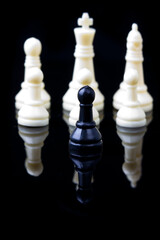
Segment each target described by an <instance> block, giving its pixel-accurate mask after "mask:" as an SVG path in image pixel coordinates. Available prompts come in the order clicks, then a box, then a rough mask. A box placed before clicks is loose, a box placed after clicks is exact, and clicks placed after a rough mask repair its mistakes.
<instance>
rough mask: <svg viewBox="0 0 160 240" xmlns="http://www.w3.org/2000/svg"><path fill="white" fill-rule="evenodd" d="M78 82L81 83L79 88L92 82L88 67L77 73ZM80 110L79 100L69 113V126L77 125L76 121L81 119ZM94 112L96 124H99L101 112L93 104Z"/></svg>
mask: <svg viewBox="0 0 160 240" xmlns="http://www.w3.org/2000/svg"><path fill="white" fill-rule="evenodd" d="M77 82H78V84H79V89H80V88H82V87H83V86H85V85H89V86H90V84H91V82H92V74H91V72H90V71H89V70H88V69H87V68H82V69H81V70H79V73H78V74H77ZM77 98H78V92H77ZM79 111H80V106H79V101H78V102H76V105H75V107H73V109H72V110H71V111H70V114H69V126H70V127H71V128H72V129H73V128H75V126H76V122H77V121H78V119H79ZM92 112H93V120H94V121H95V123H96V126H97V127H98V126H99V123H100V119H99V113H98V111H97V109H96V108H95V107H94V106H93V107H92Z"/></svg>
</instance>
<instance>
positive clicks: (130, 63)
mask: <svg viewBox="0 0 160 240" xmlns="http://www.w3.org/2000/svg"><path fill="white" fill-rule="evenodd" d="M142 47H143V39H142V36H141V34H140V32H139V31H138V25H137V24H135V23H133V24H132V29H131V31H130V32H129V34H128V36H127V52H126V57H125V60H126V65H125V72H126V71H127V70H128V68H133V69H136V70H137V71H138V75H139V80H138V86H137V94H138V95H137V97H138V101H139V102H140V106H141V107H142V108H143V110H144V111H145V112H149V111H152V109H153V98H152V96H151V95H150V94H149V93H148V91H147V86H146V85H145V83H144V74H143V65H142V64H143V54H142ZM124 74H125V73H124ZM125 92H126V84H125V81H124V80H123V81H122V82H121V84H120V88H119V89H118V90H117V91H116V93H115V94H114V95H113V107H114V108H115V109H117V110H119V109H120V107H121V106H122V105H123V101H124V98H125Z"/></svg>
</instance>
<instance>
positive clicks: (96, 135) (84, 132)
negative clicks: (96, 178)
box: [69, 86, 103, 204]
mask: <svg viewBox="0 0 160 240" xmlns="http://www.w3.org/2000/svg"><path fill="white" fill-rule="evenodd" d="M94 98H95V92H94V90H93V89H92V88H91V87H89V86H84V87H82V88H81V89H80V90H79V92H78V99H79V101H80V116H79V120H78V121H77V123H76V128H75V129H74V131H73V132H72V134H71V136H70V141H69V154H70V158H71V159H72V161H73V163H74V165H75V167H76V171H77V172H78V177H79V185H78V195H77V199H78V200H79V201H80V202H81V203H84V204H85V203H87V202H89V201H90V200H91V196H90V192H91V179H92V175H93V170H94V168H95V166H96V165H97V163H98V161H99V160H100V159H101V156H102V148H103V142H102V136H101V134H100V132H99V131H98V129H97V128H96V124H95V122H94V121H93V116H92V102H93V101H94Z"/></svg>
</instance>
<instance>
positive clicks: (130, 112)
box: [116, 68, 146, 128]
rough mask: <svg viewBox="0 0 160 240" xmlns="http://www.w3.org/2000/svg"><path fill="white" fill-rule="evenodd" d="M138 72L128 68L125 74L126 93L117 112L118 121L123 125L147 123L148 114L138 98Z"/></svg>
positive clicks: (118, 123) (134, 125)
mask: <svg viewBox="0 0 160 240" xmlns="http://www.w3.org/2000/svg"><path fill="white" fill-rule="evenodd" d="M138 77H139V76H138V73H137V71H136V70H135V69H132V68H130V69H129V68H128V69H127V71H126V72H125V75H124V82H125V84H126V90H125V91H126V94H125V98H124V99H123V100H124V102H123V105H122V107H121V108H120V109H119V110H118V112H117V117H116V123H117V125H120V126H123V127H131V128H132V127H133V128H134V127H142V126H144V125H146V115H145V112H144V111H143V109H142V108H141V107H140V103H139V101H138V99H137V83H138Z"/></svg>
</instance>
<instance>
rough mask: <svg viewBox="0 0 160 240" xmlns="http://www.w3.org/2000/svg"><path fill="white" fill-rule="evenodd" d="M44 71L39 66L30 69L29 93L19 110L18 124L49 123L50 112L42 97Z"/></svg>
mask: <svg viewBox="0 0 160 240" xmlns="http://www.w3.org/2000/svg"><path fill="white" fill-rule="evenodd" d="M42 80H43V73H42V71H41V70H40V69H39V68H30V70H28V73H27V76H26V81H27V86H28V87H27V94H26V98H25V102H24V104H23V106H22V107H21V109H20V110H19V112H18V124H20V125H23V126H31V127H37V126H45V125H48V123H49V113H48V111H47V110H46V109H45V107H44V104H43V101H42V98H41V83H42Z"/></svg>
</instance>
